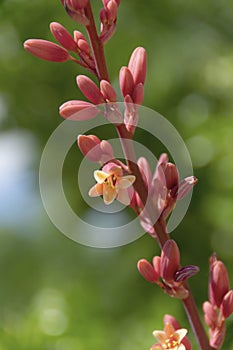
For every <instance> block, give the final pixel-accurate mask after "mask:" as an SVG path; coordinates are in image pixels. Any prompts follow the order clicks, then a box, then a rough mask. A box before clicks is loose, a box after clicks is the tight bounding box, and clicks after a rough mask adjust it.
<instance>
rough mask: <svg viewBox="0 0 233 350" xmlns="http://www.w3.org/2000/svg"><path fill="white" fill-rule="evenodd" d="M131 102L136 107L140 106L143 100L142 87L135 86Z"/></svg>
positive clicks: (139, 85) (141, 85) (140, 85)
mask: <svg viewBox="0 0 233 350" xmlns="http://www.w3.org/2000/svg"><path fill="white" fill-rule="evenodd" d="M132 99H133V102H134V103H136V104H137V105H141V104H142V102H143V99H144V85H143V84H142V83H139V84H137V85H136V86H135V88H134V90H133V93H132Z"/></svg>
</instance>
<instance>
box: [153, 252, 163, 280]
mask: <svg viewBox="0 0 233 350" xmlns="http://www.w3.org/2000/svg"><path fill="white" fill-rule="evenodd" d="M160 264H161V258H160V256H154V257H153V267H154V270H155V272H156V273H157V275H158V276H160Z"/></svg>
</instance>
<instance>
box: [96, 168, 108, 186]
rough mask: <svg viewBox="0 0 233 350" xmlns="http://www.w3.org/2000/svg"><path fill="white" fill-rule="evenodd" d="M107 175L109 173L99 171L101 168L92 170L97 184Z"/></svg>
mask: <svg viewBox="0 0 233 350" xmlns="http://www.w3.org/2000/svg"><path fill="white" fill-rule="evenodd" d="M108 177H109V174H108V173H105V172H104V171H101V170H95V171H94V178H95V179H96V181H97V182H98V183H99V184H102V183H103V182H104V181H105V180H106V179H107V178H108Z"/></svg>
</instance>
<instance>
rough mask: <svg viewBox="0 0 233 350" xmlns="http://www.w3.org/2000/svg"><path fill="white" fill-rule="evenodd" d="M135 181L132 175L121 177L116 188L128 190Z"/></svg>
mask: <svg viewBox="0 0 233 350" xmlns="http://www.w3.org/2000/svg"><path fill="white" fill-rule="evenodd" d="M135 180H136V177H135V176H134V175H126V176H123V177H122V178H121V179H120V180H118V186H119V188H121V189H124V188H128V187H130V186H131V185H132V184H133V183H134V181H135Z"/></svg>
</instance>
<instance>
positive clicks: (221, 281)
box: [209, 260, 230, 307]
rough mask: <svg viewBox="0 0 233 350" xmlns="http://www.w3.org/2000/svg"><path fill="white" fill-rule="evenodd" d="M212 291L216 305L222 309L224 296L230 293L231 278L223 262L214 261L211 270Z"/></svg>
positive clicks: (210, 282)
mask: <svg viewBox="0 0 233 350" xmlns="http://www.w3.org/2000/svg"><path fill="white" fill-rule="evenodd" d="M209 284H210V290H211V291H212V297H213V300H214V303H215V305H217V306H218V307H220V305H221V303H222V301H223V297H224V295H225V294H226V293H227V292H228V291H229V288H230V286H229V277H228V273H227V269H226V267H225V265H224V264H223V262H222V261H220V260H217V261H214V263H213V265H212V266H211V269H210V281H209Z"/></svg>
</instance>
